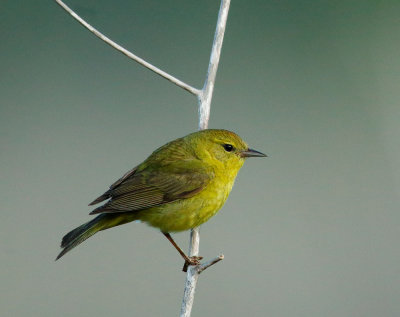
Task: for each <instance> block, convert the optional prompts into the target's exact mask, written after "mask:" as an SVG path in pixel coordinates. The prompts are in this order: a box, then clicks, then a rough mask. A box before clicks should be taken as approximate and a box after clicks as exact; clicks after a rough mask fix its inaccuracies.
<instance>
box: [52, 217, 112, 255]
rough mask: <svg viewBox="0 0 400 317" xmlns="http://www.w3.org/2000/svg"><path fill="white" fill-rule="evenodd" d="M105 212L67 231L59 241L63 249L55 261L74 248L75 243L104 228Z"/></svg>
mask: <svg viewBox="0 0 400 317" xmlns="http://www.w3.org/2000/svg"><path fill="white" fill-rule="evenodd" d="M105 216H107V215H105V214H102V215H99V216H97V217H96V218H94V219H93V220H91V221H89V222H87V223H84V224H83V225H81V226H79V227H78V228H75V229H74V230H72V231H70V232H68V233H67V234H66V235H65V236H64V237H63V238H62V242H61V248H63V250H62V251H61V252H60V254H59V255H58V256H57V258H56V261H57V260H58V259H59V258H61V257H62V256H63V255H64V254H65V253H67V252H68V251H70V250H72V249H73V248H75V247H76V246H77V245H79V244H81V243H82V242H83V241H85V240H86V239H88V238H90V237H91V236H92V235H94V234H95V233H96V232H98V231H100V230H102V229H105V228H104V221H103V220H104V218H105Z"/></svg>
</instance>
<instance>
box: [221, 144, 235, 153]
mask: <svg viewBox="0 0 400 317" xmlns="http://www.w3.org/2000/svg"><path fill="white" fill-rule="evenodd" d="M222 146H223V147H224V149H225V151H227V152H232V151H233V150H234V147H233V145H231V144H223V145H222Z"/></svg>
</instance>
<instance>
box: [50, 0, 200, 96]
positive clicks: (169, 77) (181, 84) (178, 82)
mask: <svg viewBox="0 0 400 317" xmlns="http://www.w3.org/2000/svg"><path fill="white" fill-rule="evenodd" d="M55 1H56V2H57V3H58V4H59V5H60V6H61V7H62V8H63V9H64V10H65V11H67V12H68V13H69V14H70V15H71V16H72V17H73V18H74V19H76V20H77V21H78V22H79V23H80V24H82V25H83V26H84V27H85V28H87V29H88V30H89V31H90V32H92V33H93V34H94V35H96V36H97V37H98V38H100V39H101V40H103V41H104V42H106V43H107V44H108V45H110V46H111V47H113V48H115V49H116V50H117V51H119V52H121V53H122V54H124V55H126V56H128V57H129V58H130V59H133V60H134V61H135V62H137V63H139V64H140V65H143V66H144V67H146V68H148V69H150V70H151V71H153V72H154V73H156V74H157V75H159V76H161V77H163V78H165V79H167V80H169V81H170V82H171V83H174V84H175V85H177V86H179V87H181V88H183V89H185V90H186V91H188V92H190V93H191V94H193V95H195V96H199V95H200V90H198V89H196V88H194V87H192V86H190V85H188V84H186V83H184V82H183V81H181V80H179V79H178V78H176V77H174V76H172V75H170V74H168V73H166V72H164V71H163V70H161V69H159V68H157V67H155V66H154V65H152V64H150V63H148V62H146V61H145V60H144V59H142V58H140V57H139V56H136V55H135V54H133V53H132V52H130V51H128V50H127V49H125V48H124V47H122V46H121V45H119V44H117V43H115V42H114V41H113V40H111V39H109V38H108V37H107V36H105V35H104V34H103V33H101V32H100V31H98V30H97V29H95V28H94V27H93V26H91V25H90V24H89V23H87V22H86V21H85V20H83V19H82V18H81V17H80V16H79V15H78V14H76V13H75V12H74V11H73V10H72V9H71V8H70V7H68V6H67V5H66V4H65V3H64V2H62V1H61V0H55Z"/></svg>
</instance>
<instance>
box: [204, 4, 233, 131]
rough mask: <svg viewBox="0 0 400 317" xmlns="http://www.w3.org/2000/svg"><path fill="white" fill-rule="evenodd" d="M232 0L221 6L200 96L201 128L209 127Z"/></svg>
mask: <svg viewBox="0 0 400 317" xmlns="http://www.w3.org/2000/svg"><path fill="white" fill-rule="evenodd" d="M230 3H231V0H222V1H221V6H220V8H219V14H218V21H217V28H216V30H215V35H214V42H213V46H212V49H211V56H210V63H209V65H208V71H207V77H206V80H205V82H204V86H203V89H202V90H201V94H200V95H199V96H198V101H199V129H200V130H203V129H207V128H208V120H209V118H210V106H211V99H212V94H213V91H214V84H215V78H216V76H217V70H218V64H219V58H220V56H221V48H222V42H223V40H224V34H225V28H226V21H227V19H228V12H229V6H230Z"/></svg>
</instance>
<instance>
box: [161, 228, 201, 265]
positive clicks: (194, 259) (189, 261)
mask: <svg viewBox="0 0 400 317" xmlns="http://www.w3.org/2000/svg"><path fill="white" fill-rule="evenodd" d="M163 234H164V236H165V237H166V238H167V239H168V240H169V242H171V243H172V245H173V246H174V247H175V249H176V250H177V251H178V252H179V254H180V255H181V256H182V258H183V259H184V260H185V265H184V266H183V269H182V271H184V272H186V271H187V267H188V266H189V265H199V264H200V260H201V259H202V258H203V257H202V256H191V257H189V256H187V255H186V254H185V252H183V251H182V249H181V248H180V247H179V246H178V245H177V244H176V242H175V241H174V239H172V237H171V235H170V234H169V233H167V232H163Z"/></svg>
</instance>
